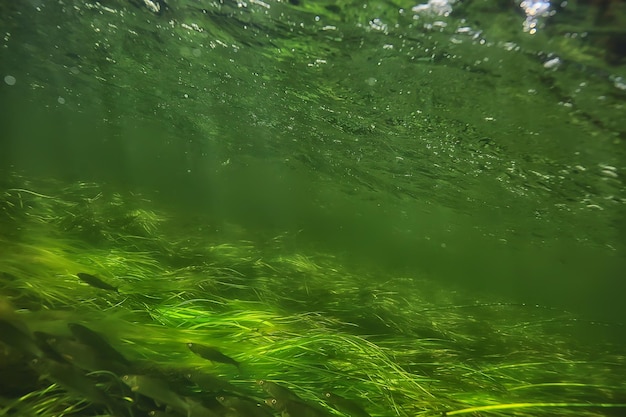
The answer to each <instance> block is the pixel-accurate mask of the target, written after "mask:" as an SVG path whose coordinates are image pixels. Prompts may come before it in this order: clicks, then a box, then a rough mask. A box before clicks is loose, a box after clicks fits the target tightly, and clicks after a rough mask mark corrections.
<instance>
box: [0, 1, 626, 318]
mask: <svg viewBox="0 0 626 417" xmlns="http://www.w3.org/2000/svg"><path fill="white" fill-rule="evenodd" d="M450 3H454V2H450ZM514 3H515V2H506V1H500V2H489V1H463V2H457V3H456V4H452V5H451V9H452V12H451V13H450V14H449V15H439V14H437V13H435V12H433V11H432V10H431V12H430V13H429V12H428V11H418V10H417V9H416V10H412V7H414V6H416V4H415V3H411V2H405V1H395V2H394V1H389V2H368V3H361V2H350V1H341V2H336V3H334V2H309V1H304V0H303V1H293V2H274V1H268V2H267V3H262V2H246V3H245V4H244V3H243V2H242V3H240V4H239V5H238V4H237V3H236V2H231V1H224V2H209V1H171V2H168V5H169V7H167V8H166V7H163V9H162V10H161V12H160V13H154V12H153V11H151V10H149V8H148V7H146V6H145V5H143V3H142V2H141V1H136V2H131V1H122V0H116V1H103V2H101V3H96V2H84V3H83V2H73V1H69V2H58V1H45V2H44V1H36V0H32V1H24V2H16V1H15V2H2V4H1V5H0V15H1V16H2V17H1V18H0V24H1V26H2V35H3V38H2V42H1V49H0V75H1V76H2V78H5V77H6V76H11V77H14V80H15V83H14V85H9V84H13V83H12V82H7V81H6V79H5V82H2V83H1V86H0V89H1V91H0V106H1V107H0V111H1V116H0V117H1V118H2V119H1V123H2V139H1V142H0V143H1V145H0V161H1V163H2V167H3V169H4V170H5V171H15V172H20V173H22V174H25V175H27V176H33V177H53V178H60V179H63V180H67V181H77V180H81V181H83V180H84V181H86V180H92V181H97V182H102V183H107V184H110V185H113V186H114V187H120V188H124V189H131V190H140V191H142V192H144V193H146V194H148V195H151V196H152V197H153V198H154V199H156V201H158V202H159V203H160V204H163V205H164V206H165V207H169V209H170V210H174V211H175V212H176V213H178V215H179V216H192V215H197V214H198V213H202V214H203V215H207V216H209V217H210V218H212V219H214V221H215V222H216V223H220V222H231V223H235V224H240V225H244V226H245V227H246V228H248V229H249V230H252V231H254V232H255V233H257V232H258V233H259V234H260V235H266V236H270V235H276V234H280V233H283V232H291V233H296V232H297V233H296V235H297V238H296V239H295V241H294V245H296V246H297V247H299V248H303V249H306V248H315V249H316V250H322V251H328V252H332V253H336V254H340V255H341V256H344V257H345V258H346V262H354V263H356V264H359V265H370V264H371V266H374V267H376V268H380V269H381V270H382V271H403V272H408V273H411V274H415V275H418V276H421V277H425V278H428V279H432V280H436V281H439V282H442V283H446V282H453V283H455V284H460V285H461V287H466V288H469V289H478V290H481V291H486V292H489V293H495V294H498V295H500V296H505V297H513V298H514V299H516V300H518V301H522V302H529V303H540V304H542V305H550V306H556V307H562V308H566V309H569V310H573V311H578V312H582V313H584V314H586V315H589V317H600V318H603V319H609V320H619V319H621V317H623V315H624V313H626V310H625V309H624V305H625V304H624V303H623V302H622V300H623V294H624V293H625V292H626V288H624V284H623V280H622V279H621V278H620V277H621V276H622V274H623V271H624V270H626V258H625V257H624V249H625V245H624V244H625V240H624V236H626V235H625V233H626V222H625V218H626V217H625V216H624V214H625V212H624V204H625V203H626V192H625V188H624V183H623V179H622V178H623V175H624V168H625V161H626V148H625V147H624V140H625V139H626V122H625V119H624V117H623V114H624V103H625V101H624V98H625V97H626V91H625V90H624V83H626V78H625V77H626V69H625V67H624V58H623V56H622V55H620V53H623V48H624V47H623V43H621V42H622V41H623V36H624V35H623V31H621V29H620V28H621V27H623V23H624V12H623V9H624V5H623V3H622V2H611V3H614V4H613V5H612V6H611V8H612V9H611V10H602V9H600V8H599V7H598V6H594V5H588V4H587V2H583V1H579V2H569V4H568V5H567V6H565V7H561V6H558V5H553V7H552V10H553V11H554V13H555V14H554V16H552V17H551V18H540V19H539V26H538V30H537V33H535V34H531V33H529V32H527V31H524V29H523V22H524V13H523V11H522V10H521V9H520V8H519V7H517V5H515V4H514ZM620 24H622V26H620ZM554 59H558V62H557V61H552V60H554Z"/></svg>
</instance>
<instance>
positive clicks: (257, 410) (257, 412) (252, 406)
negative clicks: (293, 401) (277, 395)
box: [215, 395, 274, 417]
mask: <svg viewBox="0 0 626 417" xmlns="http://www.w3.org/2000/svg"><path fill="white" fill-rule="evenodd" d="M215 399H216V400H217V402H219V403H220V404H222V405H223V406H224V407H225V408H227V409H229V410H232V411H236V412H237V413H238V414H240V415H242V416H246V417H272V416H273V415H274V413H272V409H271V408H270V407H267V406H266V405H265V404H260V403H258V402H256V401H252V400H249V399H246V398H242V397H235V396H228V395H220V396H218V397H215Z"/></svg>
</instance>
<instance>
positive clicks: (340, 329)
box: [0, 177, 626, 416]
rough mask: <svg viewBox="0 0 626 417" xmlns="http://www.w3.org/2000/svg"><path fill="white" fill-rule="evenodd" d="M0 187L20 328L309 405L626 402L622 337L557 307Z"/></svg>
mask: <svg viewBox="0 0 626 417" xmlns="http://www.w3.org/2000/svg"><path fill="white" fill-rule="evenodd" d="M11 182H12V184H10V186H7V187H5V191H4V192H3V194H2V196H1V197H0V208H2V210H3V211H4V213H5V214H6V215H5V216H3V218H2V220H1V225H0V227H1V228H2V230H6V231H8V233H5V234H3V237H2V238H0V249H1V250H2V253H3V256H2V258H1V259H0V271H1V272H2V275H0V294H1V295H2V297H3V299H4V300H6V302H5V303H4V305H5V306H6V305H11V306H12V307H11V310H14V311H15V312H11V314H10V315H9V314H8V313H0V314H2V317H0V318H3V319H6V320H8V319H9V317H11V320H14V318H15V317H17V319H15V320H19V321H20V322H23V324H25V325H26V326H27V327H28V328H29V329H30V330H31V331H46V332H51V333H54V334H56V335H64V336H67V335H69V331H68V330H67V327H66V324H67V323H68V322H78V323H82V324H85V325H88V326H90V327H91V328H92V329H93V330H95V331H98V332H99V333H101V334H104V335H106V337H107V339H108V340H109V342H111V344H112V345H114V347H115V348H117V349H119V350H120V351H121V352H122V353H123V354H124V355H125V356H126V357H127V358H128V359H129V360H131V361H133V362H137V363H140V364H142V366H144V367H146V368H147V369H152V370H154V369H159V370H160V371H159V372H160V373H162V374H165V375H173V374H177V373H184V372H185V370H188V369H199V370H202V371H206V372H210V373H213V374H215V375H219V376H222V377H224V378H226V379H227V380H228V381H230V382H231V383H233V384H235V385H237V386H238V387H243V388H245V389H247V390H250V391H251V392H254V390H255V386H254V380H255V379H268V380H273V381H278V382H281V383H283V384H284V385H285V386H288V387H291V388H292V389H294V390H295V391H296V392H297V393H298V395H300V396H302V397H303V398H306V399H307V400H311V401H315V402H320V399H321V397H322V394H323V393H324V392H325V391H327V390H332V391H333V392H335V393H337V394H339V395H342V396H345V397H347V398H351V399H353V400H357V401H358V402H359V403H360V404H361V405H362V406H363V407H364V408H366V409H367V410H368V412H369V413H370V414H371V415H372V416H391V415H399V416H418V415H419V416H435V415H442V414H445V415H449V416H453V415H464V414H471V415H516V416H525V415H528V416H531V415H532V416H537V415H546V416H548V415H553V414H554V413H555V410H558V413H559V414H560V415H568V414H569V415H579V416H596V415H603V412H604V411H606V410H609V409H621V408H626V405H625V404H623V401H620V398H626V383H625V382H624V380H623V374H625V373H626V359H625V357H624V356H623V353H622V352H621V351H620V348H619V347H618V346H613V345H611V344H610V343H608V342H607V343H604V342H602V341H601V340H597V341H594V343H589V344H585V343H582V342H580V341H578V340H576V339H575V338H574V337H573V336H572V333H571V330H572V328H573V327H575V326H584V325H590V324H589V323H584V322H581V321H576V320H575V318H574V317H572V316H571V315H569V314H567V313H565V312H559V311H554V310H550V309H545V308H536V307H531V306H525V305H516V304H504V303H497V302H496V303H494V302H493V301H492V300H479V301H476V300H474V299H470V297H469V296H463V295H461V293H459V292H455V291H452V290H450V289H449V288H446V287H443V286H439V285H437V284H436V283H434V282H432V281H428V280H423V279H415V278H411V277H394V278H389V277H386V278H385V279H381V278H380V277H378V276H376V273H374V272H363V271H358V272H357V271H351V270H348V269H346V268H345V267H343V266H342V264H341V263H340V262H339V261H338V260H337V259H335V258H334V257H333V256H330V255H327V254H304V253H293V252H289V251H286V250H285V248H284V246H283V245H282V244H281V239H280V238H276V239H271V240H270V241H269V242H263V244H262V245H260V244H257V243H254V242H253V241H251V240H249V239H247V238H246V236H245V233H244V232H242V231H241V230H240V229H235V228H233V230H237V232H236V233H234V234H233V236H232V240H231V241H226V240H227V239H225V238H224V237H223V236H222V237H220V239H219V240H218V239H215V241H212V240H211V238H210V237H208V236H205V235H202V234H194V232H193V230H192V229H190V228H185V227H182V226H178V225H176V223H175V219H174V218H172V217H170V216H165V215H163V214H160V213H158V212H157V211H155V210H153V209H152V208H151V205H150V203H149V202H147V201H145V200H143V199H142V198H140V197H139V196H136V195H121V194H118V193H115V192H111V193H109V194H106V193H105V192H104V191H102V190H100V188H99V187H98V186H96V185H94V184H85V183H80V184H74V185H73V186H59V184H39V185H38V186H35V185H33V184H32V182H30V181H25V180H24V179H21V178H18V177H13V178H12V180H11ZM28 187H32V189H30V188H28ZM48 188H49V189H54V190H55V192H50V191H49V190H48ZM194 229H195V230H198V227H197V225H194ZM261 247H262V249H261ZM78 272H87V273H90V274H93V275H95V276H97V277H99V278H100V279H102V280H104V281H105V282H107V283H109V284H111V285H113V286H114V287H119V292H114V291H106V290H103V289H100V288H94V287H92V286H89V285H88V284H86V283H84V282H81V281H80V280H79V279H78V278H77V276H76V274H77V273H78ZM4 310H8V308H5V309H4ZM4 310H2V311H4ZM189 342H193V343H199V344H206V345H210V346H214V347H216V348H218V349H219V350H220V351H221V352H224V353H225V354H227V355H229V356H230V357H232V358H234V359H235V360H236V361H238V362H240V363H241V364H242V365H241V369H236V368H235V367H233V366H232V365H228V364H224V363H214V362H211V361H207V360H205V359H203V358H200V357H198V356H196V355H194V354H193V353H192V352H190V351H189V349H188V348H187V346H186V344H187V343H189ZM2 343H3V342H0V345H1V344H2ZM8 348H10V347H8ZM7 370H10V369H9V368H7V369H5V371H7ZM3 373H4V372H3ZM254 395H256V396H260V393H258V392H257V393H256V394H254ZM2 406H3V408H2V412H1V413H0V415H12V414H14V413H16V412H17V413H20V414H22V415H37V416H39V415H41V416H52V415H55V416H59V415H80V414H81V412H82V411H81V410H83V409H84V408H86V407H88V406H89V404H87V403H85V402H84V401H82V400H81V399H76V398H75V397H74V396H72V395H70V394H68V393H67V392H65V391H64V390H62V389H60V388H58V387H56V386H55V385H54V384H53V385H51V386H47V387H33V389H32V391H30V392H28V393H25V394H24V395H22V396H18V397H17V398H14V399H12V400H11V401H9V402H4V403H3V405H2Z"/></svg>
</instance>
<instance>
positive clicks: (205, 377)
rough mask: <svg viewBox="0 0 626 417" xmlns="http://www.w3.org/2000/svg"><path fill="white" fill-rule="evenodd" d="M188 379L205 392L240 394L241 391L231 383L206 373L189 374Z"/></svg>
mask: <svg viewBox="0 0 626 417" xmlns="http://www.w3.org/2000/svg"><path fill="white" fill-rule="evenodd" d="M185 376H186V377H187V379H189V380H190V381H192V382H194V383H195V384H196V385H197V386H198V387H200V389H201V390H202V391H204V392H214V393H219V392H221V391H229V392H238V391H240V390H239V389H237V387H235V386H234V385H233V384H231V383H230V382H228V381H226V380H224V379H222V378H219V377H217V376H215V375H211V374H208V373H204V372H195V371H193V372H189V373H187V374H186V375H185Z"/></svg>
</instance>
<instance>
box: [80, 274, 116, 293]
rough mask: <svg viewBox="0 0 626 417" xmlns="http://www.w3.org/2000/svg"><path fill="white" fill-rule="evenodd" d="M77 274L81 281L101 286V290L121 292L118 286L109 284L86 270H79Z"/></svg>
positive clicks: (97, 286)
mask: <svg viewBox="0 0 626 417" xmlns="http://www.w3.org/2000/svg"><path fill="white" fill-rule="evenodd" d="M76 276H77V277H78V278H79V279H80V280H81V281H83V282H85V283H87V284H89V285H91V286H92V287H96V288H100V289H101V290H107V291H115V292H117V293H119V290H118V289H117V287H114V286H112V285H110V284H107V283H106V282H104V281H102V280H101V279H100V278H98V277H95V276H93V275H91V274H87V273H85V272H79V273H78V274H76Z"/></svg>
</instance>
